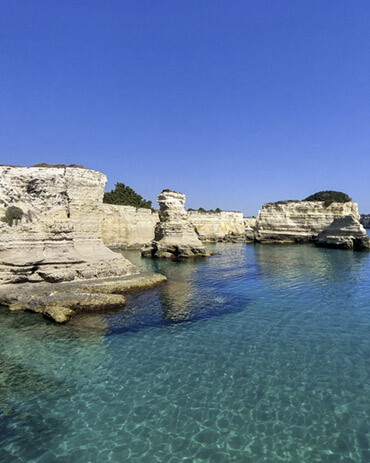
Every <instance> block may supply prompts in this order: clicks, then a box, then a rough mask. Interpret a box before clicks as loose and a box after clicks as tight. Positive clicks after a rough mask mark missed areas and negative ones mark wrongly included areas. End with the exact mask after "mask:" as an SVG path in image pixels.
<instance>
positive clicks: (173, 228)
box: [142, 190, 209, 258]
mask: <svg viewBox="0 0 370 463" xmlns="http://www.w3.org/2000/svg"><path fill="white" fill-rule="evenodd" d="M158 203H159V208H160V210H159V220H160V221H159V222H158V223H157V225H156V227H155V237H154V240H153V241H152V243H151V244H150V245H147V246H144V247H143V248H142V255H143V256H144V257H161V258H179V257H202V256H208V255H209V254H208V253H207V251H206V250H205V248H204V245H203V244H202V242H201V241H200V240H199V238H198V235H197V234H196V232H195V228H194V225H193V224H192V222H191V221H190V220H189V217H188V214H187V212H186V211H185V195H184V194H183V193H177V192H175V191H171V190H163V191H162V193H161V194H160V195H159V196H158Z"/></svg>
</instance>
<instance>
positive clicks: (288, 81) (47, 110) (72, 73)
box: [0, 0, 370, 215]
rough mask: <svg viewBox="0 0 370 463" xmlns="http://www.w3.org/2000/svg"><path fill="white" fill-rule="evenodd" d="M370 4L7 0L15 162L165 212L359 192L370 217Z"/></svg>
mask: <svg viewBox="0 0 370 463" xmlns="http://www.w3.org/2000/svg"><path fill="white" fill-rule="evenodd" d="M369 30H370V2H369V1H368V0H363V1H362V0H346V1H344V0H284V1H282V0H258V1H257V0H253V1H250V0H222V1H220V0H156V1H154V0H104V1H103V0H85V1H83V0H75V1H72V0H63V1H57V0H29V1H25V0H3V1H2V2H1V4H0V53H1V61H0V101H1V104H0V163H1V164H17V165H31V164H34V163H37V162H49V163H66V164H69V163H75V164H83V165H85V166H87V167H90V168H92V169H97V170H100V171H103V172H104V173H106V174H107V176H108V188H109V189H110V188H112V187H113V186H114V184H115V182H117V181H121V182H123V183H126V184H128V185H130V186H131V187H132V188H134V189H135V190H136V191H137V192H139V193H140V194H142V195H143V196H144V197H145V198H147V199H151V200H153V201H155V198H156V196H157V194H158V193H159V192H160V191H161V190H162V189H164V188H172V189H175V190H178V191H182V192H184V193H186V194H187V198H188V201H187V206H188V207H193V208H198V207H200V206H202V207H205V208H216V207H220V208H222V209H232V210H242V211H243V212H244V213H245V214H247V215H254V214H256V213H257V210H258V209H259V208H260V206H261V205H262V203H264V202H268V201H275V200H283V199H302V198H304V197H306V196H308V195H309V194H311V193H314V192H316V191H318V190H322V189H336V190H341V191H344V192H347V193H348V194H350V195H351V196H352V197H353V198H354V199H355V200H356V201H358V202H359V204H360V211H361V212H368V213H370V181H369V180H370V33H369Z"/></svg>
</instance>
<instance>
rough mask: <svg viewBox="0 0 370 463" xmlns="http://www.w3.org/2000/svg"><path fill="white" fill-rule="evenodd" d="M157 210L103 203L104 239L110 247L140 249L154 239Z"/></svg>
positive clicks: (157, 219)
mask: <svg viewBox="0 0 370 463" xmlns="http://www.w3.org/2000/svg"><path fill="white" fill-rule="evenodd" d="M158 222H159V216H158V212H157V211H152V210H151V209H144V208H136V207H133V206H118V205H115V204H103V221H102V239H103V242H104V244H106V245H107V246H110V247H122V248H132V249H134V248H136V249H140V248H141V247H142V246H143V245H144V244H149V243H151V242H152V241H153V239H154V229H155V226H156V224H157V223H158Z"/></svg>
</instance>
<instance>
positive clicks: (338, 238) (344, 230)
mask: <svg viewBox="0 0 370 463" xmlns="http://www.w3.org/2000/svg"><path fill="white" fill-rule="evenodd" d="M315 244H316V245H317V246H321V247H330V248H339V249H354V250H364V249H370V238H369V237H368V236H367V234H366V230H365V229H364V227H363V226H362V225H361V224H360V222H359V220H358V218H357V217H355V216H353V215H346V216H345V217H340V218H339V219H336V220H334V222H333V223H332V224H330V225H329V226H328V227H327V228H325V230H323V231H322V232H321V233H319V235H318V237H317V238H316V239H315Z"/></svg>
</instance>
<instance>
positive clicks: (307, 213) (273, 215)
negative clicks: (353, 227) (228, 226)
mask: <svg viewBox="0 0 370 463" xmlns="http://www.w3.org/2000/svg"><path fill="white" fill-rule="evenodd" d="M346 215H353V216H354V217H355V218H356V219H359V214H358V205H357V203H355V202H353V201H348V202H346V203H332V204H330V205H329V206H326V205H325V203H324V202H323V201H279V202H276V203H267V204H264V205H263V206H262V210H260V211H259V212H258V216H257V220H256V233H255V240H256V241H257V242H265V243H266V242H309V241H312V240H313V239H314V238H315V237H316V236H317V235H318V234H319V233H320V232H322V231H323V230H324V229H325V228H327V227H328V226H329V225H330V224H331V223H332V222H333V221H334V220H335V219H338V218H340V217H343V216H346Z"/></svg>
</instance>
